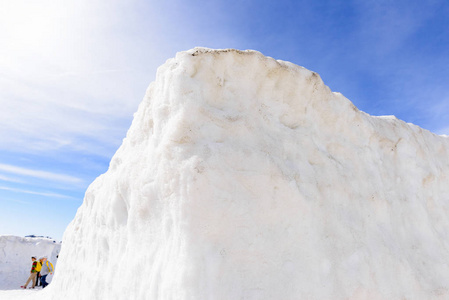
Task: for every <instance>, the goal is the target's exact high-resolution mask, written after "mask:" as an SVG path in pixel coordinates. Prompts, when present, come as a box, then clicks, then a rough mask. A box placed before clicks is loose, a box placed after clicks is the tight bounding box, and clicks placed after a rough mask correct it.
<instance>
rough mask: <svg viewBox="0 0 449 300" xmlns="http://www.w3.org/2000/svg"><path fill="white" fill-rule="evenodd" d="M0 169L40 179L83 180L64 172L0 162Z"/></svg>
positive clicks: (71, 181) (59, 180)
mask: <svg viewBox="0 0 449 300" xmlns="http://www.w3.org/2000/svg"><path fill="white" fill-rule="evenodd" d="M0 170H1V171H4V172H8V173H12V174H16V175H24V176H30V177H36V178H40V179H47V180H52V181H58V182H66V183H82V182H83V180H82V179H80V178H77V177H73V176H69V175H65V174H58V173H52V172H46V171H37V170H31V169H26V168H22V167H17V166H12V165H7V164H0Z"/></svg>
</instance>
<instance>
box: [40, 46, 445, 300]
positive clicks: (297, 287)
mask: <svg viewBox="0 0 449 300" xmlns="http://www.w3.org/2000/svg"><path fill="white" fill-rule="evenodd" d="M448 170H449V139H448V138H445V137H440V136H437V135H434V134H432V133H430V132H428V131H426V130H423V129H421V128H419V127H417V126H413V125H409V124H406V123H405V122H403V121H400V120H397V119H396V118H394V117H393V118H391V117H390V118H381V117H372V116H369V115H367V114H365V113H363V112H361V111H359V110H358V109H357V108H356V107H354V105H353V104H352V103H351V102H350V101H349V100H347V99H346V98H345V97H344V96H342V95H341V94H339V93H332V92H331V91H330V90H329V88H327V87H326V86H325V85H324V84H323V82H322V80H321V79H320V77H319V76H318V75H317V74H316V73H313V72H311V71H308V70H306V69H304V68H302V67H299V66H296V65H293V64H291V63H288V62H283V61H277V60H274V59H272V58H269V57H265V56H263V55H262V54H260V53H258V52H255V51H237V50H210V49H203V48H196V49H193V50H190V51H187V52H181V53H178V54H177V55H176V58H174V59H170V60H168V61H167V62H166V63H165V64H164V65H163V66H162V67H160V68H159V69H158V73H157V78H156V81H155V82H154V83H152V84H151V85H150V87H149V88H148V90H147V93H146V96H145V98H144V100H143V102H142V103H141V105H140V107H139V109H138V112H137V113H136V114H135V117H134V121H133V123H132V126H131V128H130V129H129V131H128V134H127V137H126V139H125V140H124V141H123V144H122V146H121V147H120V149H119V150H118V151H117V153H116V154H115V155H114V157H113V159H112V160H111V163H110V167H109V170H108V171H107V173H105V174H103V175H102V176H100V177H99V178H97V179H96V180H95V181H94V182H93V183H92V185H91V186H90V187H89V189H88V190H87V192H86V195H85V199H84V203H83V205H82V206H81V207H80V209H79V210H78V212H77V215H76V217H75V219H74V220H73V222H72V223H71V224H70V226H69V227H68V229H67V231H66V233H65V236H64V248H63V249H62V251H61V260H60V262H59V266H58V267H59V268H58V273H57V274H56V276H55V278H54V281H53V284H52V285H50V286H49V289H48V291H46V292H49V293H50V294H49V296H48V298H49V299H66V300H68V299H283V300H286V299H404V298H405V299H438V298H441V299H447V298H448V297H449V290H448V289H449V281H448V280H447V278H448V277H449V265H448V262H449V251H448V249H449V248H448V247H449V219H448V210H449V173H448Z"/></svg>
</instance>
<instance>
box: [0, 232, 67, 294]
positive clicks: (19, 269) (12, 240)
mask: <svg viewBox="0 0 449 300" xmlns="http://www.w3.org/2000/svg"><path fill="white" fill-rule="evenodd" d="M60 250H61V243H59V242H56V241H54V240H52V239H48V238H40V237H37V238H31V237H18V236H11V235H0V290H12V289H19V288H20V286H22V285H24V284H25V282H26V281H27V279H28V277H29V276H30V270H31V265H32V263H33V262H32V261H31V257H32V256H34V257H36V258H38V259H39V258H40V257H44V256H46V257H47V258H48V260H49V261H51V262H52V263H53V265H54V266H55V265H56V262H57V258H56V256H57V255H58V254H59V251H60ZM52 277H53V275H48V277H47V282H51V278H52ZM28 286H29V287H31V283H30V284H28ZM0 299H2V298H1V295H0Z"/></svg>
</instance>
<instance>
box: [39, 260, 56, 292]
mask: <svg viewBox="0 0 449 300" xmlns="http://www.w3.org/2000/svg"><path fill="white" fill-rule="evenodd" d="M53 271H54V268H53V264H52V263H51V262H49V261H48V260H47V258H46V257H43V258H42V269H41V284H42V288H43V289H44V288H45V287H46V286H47V285H48V283H47V275H48V274H53Z"/></svg>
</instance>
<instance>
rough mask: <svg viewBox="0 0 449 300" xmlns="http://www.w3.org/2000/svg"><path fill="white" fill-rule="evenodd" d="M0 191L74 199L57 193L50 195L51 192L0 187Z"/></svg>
mask: <svg viewBox="0 0 449 300" xmlns="http://www.w3.org/2000/svg"><path fill="white" fill-rule="evenodd" d="M0 190H4V191H11V192H15V193H25V194H32V195H39V196H45V197H55V198H73V197H70V196H67V195H62V194H57V193H50V192H35V191H29V190H23V189H15V188H10V187H5V186H0Z"/></svg>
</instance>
